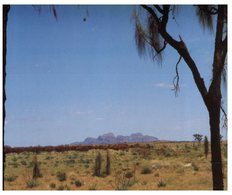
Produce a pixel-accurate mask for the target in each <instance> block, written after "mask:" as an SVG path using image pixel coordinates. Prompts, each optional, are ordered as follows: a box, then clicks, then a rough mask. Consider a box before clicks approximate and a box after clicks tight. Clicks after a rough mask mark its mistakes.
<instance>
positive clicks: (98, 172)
mask: <svg viewBox="0 0 232 195" xmlns="http://www.w3.org/2000/svg"><path fill="white" fill-rule="evenodd" d="M101 161H102V156H101V153H100V152H98V154H97V156H96V159H95V166H94V176H97V177H100V176H101Z"/></svg>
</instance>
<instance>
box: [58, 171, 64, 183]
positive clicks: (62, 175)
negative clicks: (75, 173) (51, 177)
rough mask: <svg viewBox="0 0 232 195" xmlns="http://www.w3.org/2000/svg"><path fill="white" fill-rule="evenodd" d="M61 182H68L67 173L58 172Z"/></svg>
mask: <svg viewBox="0 0 232 195" xmlns="http://www.w3.org/2000/svg"><path fill="white" fill-rule="evenodd" d="M56 176H57V178H58V180H59V181H65V180H66V173H65V172H60V171H59V172H57V174H56Z"/></svg>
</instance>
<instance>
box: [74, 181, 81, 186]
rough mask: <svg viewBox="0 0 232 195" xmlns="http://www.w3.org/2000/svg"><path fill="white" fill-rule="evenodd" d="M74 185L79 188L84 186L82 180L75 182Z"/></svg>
mask: <svg viewBox="0 0 232 195" xmlns="http://www.w3.org/2000/svg"><path fill="white" fill-rule="evenodd" d="M74 184H75V186H77V187H81V186H82V182H81V181H80V180H76V181H75V182H74Z"/></svg>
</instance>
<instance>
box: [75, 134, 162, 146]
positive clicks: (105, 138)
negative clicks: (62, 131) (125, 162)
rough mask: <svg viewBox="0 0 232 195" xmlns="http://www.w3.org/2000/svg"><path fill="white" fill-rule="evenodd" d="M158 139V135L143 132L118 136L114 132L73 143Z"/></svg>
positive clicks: (110, 142)
mask: <svg viewBox="0 0 232 195" xmlns="http://www.w3.org/2000/svg"><path fill="white" fill-rule="evenodd" d="M151 141H158V138H157V137H153V136H149V135H143V134H142V133H133V134H131V135H129V136H123V135H118V136H117V137H116V136H115V135H114V134H113V133H107V134H103V135H100V136H98V138H93V137H87V138H86V139H85V140H84V141H83V142H74V143H71V145H77V144H117V143H125V142H151Z"/></svg>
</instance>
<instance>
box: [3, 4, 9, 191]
mask: <svg viewBox="0 0 232 195" xmlns="http://www.w3.org/2000/svg"><path fill="white" fill-rule="evenodd" d="M9 11H10V5H3V16H2V18H3V26H2V28H3V51H2V52H3V63H2V73H3V74H2V77H3V82H2V85H3V86H2V89H3V98H2V101H3V102H2V103H3V113H2V121H3V123H2V124H3V125H2V129H3V147H4V126H5V117H6V109H5V102H6V88H5V83H6V51H7V44H6V42H7V38H6V37H7V19H8V13H9ZM5 159H6V156H5V152H3V171H4V169H5ZM2 189H3V190H4V183H3V187H2Z"/></svg>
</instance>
